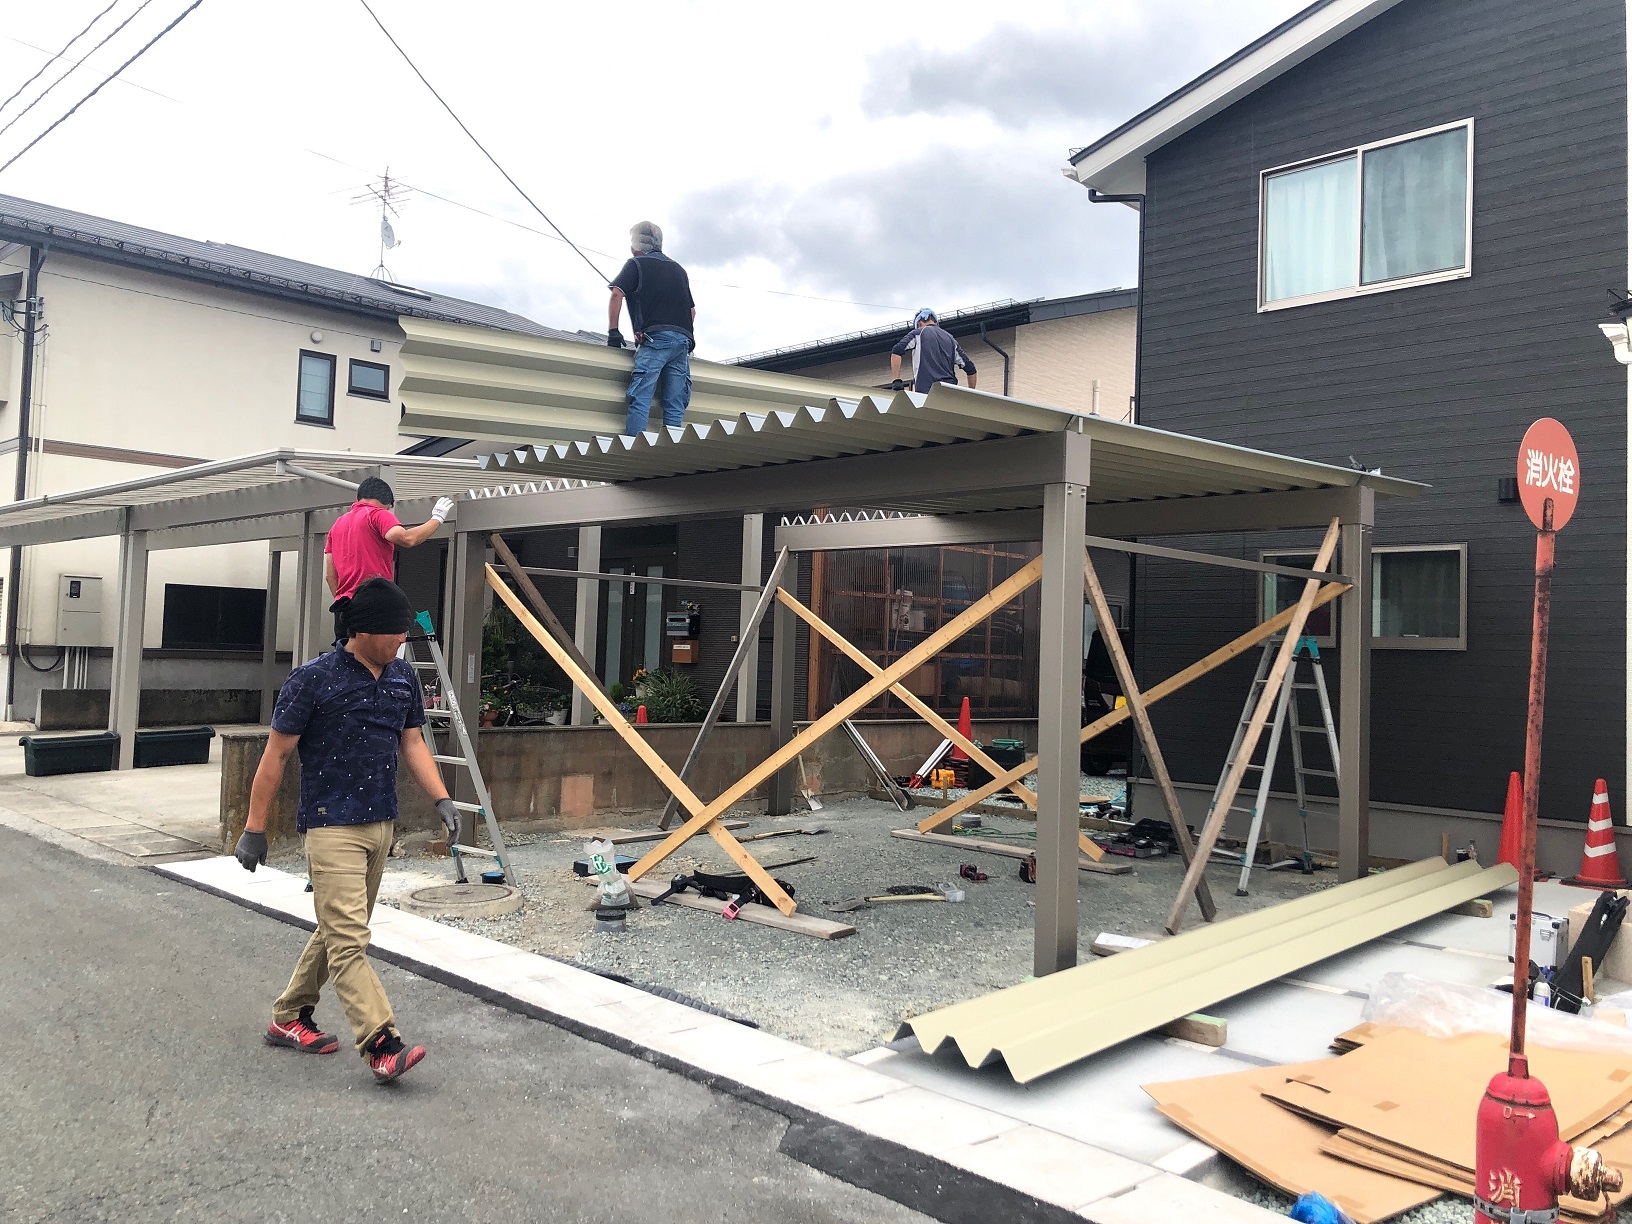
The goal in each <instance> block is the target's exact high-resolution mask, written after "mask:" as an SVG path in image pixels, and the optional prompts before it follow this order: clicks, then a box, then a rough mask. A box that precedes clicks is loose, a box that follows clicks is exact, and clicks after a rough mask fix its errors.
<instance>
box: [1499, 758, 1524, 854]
mask: <svg viewBox="0 0 1632 1224" xmlns="http://www.w3.org/2000/svg"><path fill="white" fill-rule="evenodd" d="M1523 820H1524V784H1523V782H1522V781H1521V780H1520V778H1519V775H1518V774H1517V773H1510V774H1508V775H1507V803H1506V804H1504V805H1503V807H1502V845H1501V849H1500V850H1499V851H1498V852H1497V854H1496V861H1497V862H1498V863H1508V864H1510V865H1511V866H1514V867H1517V866H1518V865H1519V846H1520V838H1521V837H1522V836H1523V831H1522V826H1523Z"/></svg>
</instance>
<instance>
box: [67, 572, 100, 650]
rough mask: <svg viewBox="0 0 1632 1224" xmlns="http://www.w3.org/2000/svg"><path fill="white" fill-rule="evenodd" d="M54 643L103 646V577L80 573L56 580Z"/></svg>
mask: <svg viewBox="0 0 1632 1224" xmlns="http://www.w3.org/2000/svg"><path fill="white" fill-rule="evenodd" d="M57 645H58V646H100V645H102V579H100V578H94V577H86V576H85V575H82V574H63V575H62V576H61V577H59V578H58V579H57Z"/></svg>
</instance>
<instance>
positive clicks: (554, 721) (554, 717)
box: [544, 691, 572, 727]
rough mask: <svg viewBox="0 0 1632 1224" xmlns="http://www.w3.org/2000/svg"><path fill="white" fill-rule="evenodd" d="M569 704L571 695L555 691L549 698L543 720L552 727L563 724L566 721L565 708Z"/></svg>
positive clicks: (569, 705) (567, 707) (570, 703)
mask: <svg viewBox="0 0 1632 1224" xmlns="http://www.w3.org/2000/svg"><path fill="white" fill-rule="evenodd" d="M571 705H572V697H571V696H570V695H568V694H567V693H563V692H560V691H557V692H556V693H555V694H554V695H553V696H552V697H551V698H550V705H549V712H548V713H547V714H546V715H545V716H544V721H545V722H547V723H549V724H550V726H552V727H560V726H564V725H565V724H566V721H567V710H568V709H569V708H570V707H571Z"/></svg>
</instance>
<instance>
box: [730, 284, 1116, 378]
mask: <svg viewBox="0 0 1632 1224" xmlns="http://www.w3.org/2000/svg"><path fill="white" fill-rule="evenodd" d="M1137 305H1139V290H1137V289H1121V288H1117V289H1106V290H1102V291H1101V292H1098V293H1081V294H1077V295H1076V296H1075V297H1061V298H1031V299H1029V300H1027V301H1024V302H1017V301H1015V300H1013V299H1012V298H1010V299H1007V300H1005V301H1001V302H988V303H987V304H986V305H984V306H970V307H967V308H965V309H963V310H954V311H951V312H950V313H948V314H944V315H942V316H941V317H940V324H941V326H942V327H944V328H946V330H947V331H949V332H951V333H952V334H953V335H954V336H978V335H979V334H980V329H981V327H982V326H984V327H986V328H987V329H988V330H991V329H994V328H1006V327H1018V326H1021V325H1023V324H1026V323H1041V322H1043V321H1044V320H1046V319H1068V318H1071V317H1072V316H1073V315H1086V314H1097V313H1099V312H1100V311H1104V310H1131V309H1132V308H1134V307H1135V306H1137ZM911 330H912V321H911V320H910V319H903V320H902V321H901V322H899V323H890V324H887V325H886V326H884V327H874V328H869V329H868V330H867V331H858V332H849V333H847V334H845V335H842V336H831V337H829V338H828V339H826V340H812V341H811V342H810V343H808V344H795V345H790V346H789V347H787V348H778V349H767V350H766V351H765V352H763V353H750V354H749V355H748V356H746V357H737V358H733V359H732V360H731V361H730V362H729V363H728V364H730V365H740V366H749V367H751V368H753V369H756V370H803V369H807V368H808V367H810V366H813V365H826V364H827V363H828V362H832V361H845V360H848V359H850V358H854V357H867V356H871V355H872V354H875V353H884V352H887V351H889V348H890V346H891V345H893V344H894V343H895V342H896V341H897V340H899V339H900V338H901V337H902V336H904V335H905V334H906V333H907V332H909V331H911Z"/></svg>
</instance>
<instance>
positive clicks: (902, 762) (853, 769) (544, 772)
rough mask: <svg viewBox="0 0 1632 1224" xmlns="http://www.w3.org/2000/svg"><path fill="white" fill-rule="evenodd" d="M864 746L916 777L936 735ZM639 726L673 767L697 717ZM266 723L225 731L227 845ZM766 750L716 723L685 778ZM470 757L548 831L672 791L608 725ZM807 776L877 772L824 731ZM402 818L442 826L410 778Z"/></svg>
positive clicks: (653, 807)
mask: <svg viewBox="0 0 1632 1224" xmlns="http://www.w3.org/2000/svg"><path fill="white" fill-rule="evenodd" d="M857 725H858V726H859V727H860V728H861V731H862V734H863V735H864V736H865V737H866V739H867V742H868V744H869V745H870V746H871V747H872V749H873V751H874V752H875V753H877V755H878V757H879V759H880V760H882V761H883V762H884V764H885V766H886V767H887V768H888V769H889V770H890V772H891V773H892V774H907V773H911V772H912V771H913V769H915V768H916V767H917V766H918V765H919V764H921V763H922V761H923V759H924V757H926V756H927V755H928V754H929V753H930V751H931V750H933V749H934V747H935V746H936V745H937V744H938V743H940V741H941V736H940V734H939V733H938V732H936V731H935V730H934V729H933V728H931V727H929V726H928V725H927V724H925V723H922V722H919V721H917V720H916V719H902V720H887V721H879V722H867V723H858V724H857ZM641 733H642V734H643V735H644V736H645V738H646V740H647V742H648V743H650V744H651V745H652V747H653V748H655V749H656V750H657V752H658V755H659V756H661V757H662V758H663V759H664V761H665V762H667V763H668V764H669V765H670V766H671V767H672V768H674V769H675V770H677V771H678V769H679V768H680V765H681V763H682V762H683V761H684V760H685V758H686V754H687V752H689V751H690V749H691V745H692V742H693V741H694V740H695V739H696V737H697V726H696V724H694V723H674V724H668V725H648V726H646V727H643V728H641ZM266 736H267V732H266V729H265V728H261V727H248V728H235V729H230V730H227V731H223V732H222V733H221V830H222V845H223V846H231V845H232V844H233V843H234V842H235V841H236V840H237V837H238V834H239V833H240V832H241V831H242V830H243V827H244V820H245V818H246V817H247V816H248V814H249V788H250V784H251V783H252V782H253V781H254V778H255V770H256V768H257V767H258V766H259V764H260V759H261V754H262V752H264V751H265V748H266ZM1036 736H1037V728H1036V722H1035V720H1023V719H1021V720H995V719H994V720H990V721H987V720H981V721H977V722H976V723H975V738H976V739H978V740H981V741H982V742H986V743H989V742H991V741H992V740H994V739H1022V740H1025V741H1026V742H1027V743H1028V744H1031V743H1035V742H1036ZM770 752H771V729H770V727H769V726H768V725H767V724H764V723H754V724H735V723H730V724H721V725H719V726H717V727H716V728H715V730H714V733H713V735H712V736H711V737H710V738H709V742H708V747H707V749H706V750H705V751H704V753H703V756H702V759H701V760H700V761H699V762H698V765H697V768H696V769H695V770H694V771H693V773H692V778H691V786H692V789H693V790H695V791H696V792H697V793H698V794H699V795H701V796H703V797H704V798H712V797H713V796H715V795H718V794H721V793H722V792H723V791H724V790H725V789H726V788H727V787H728V786H730V785H731V784H732V783H733V782H735V781H736V780H737V779H738V778H740V777H742V776H743V775H744V774H746V773H747V772H748V771H749V770H750V769H751V768H753V766H754V765H756V764H757V763H758V762H760V761H762V760H764V759H765V758H766V757H767V756H769V755H770ZM476 753H477V760H478V761H479V762H480V763H481V767H482V776H483V777H484V778H485V779H486V780H487V784H488V788H489V790H490V791H491V792H492V794H493V807H494V809H495V811H496V812H497V813H498V816H499V819H500V820H503V821H528V822H540V823H542V824H543V826H544V827H545V828H548V829H557V830H571V829H578V828H591V827H594V826H596V825H605V824H609V823H615V822H616V821H617V820H619V819H621V818H622V814H626V813H644V814H646V816H647V817H648V818H649V816H650V814H651V813H652V812H654V811H657V810H660V809H661V808H662V806H663V804H664V803H666V802H667V801H668V797H669V792H668V791H667V790H666V789H665V788H664V787H663V786H662V784H661V783H659V782H658V781H657V779H656V778H655V777H654V776H653V775H652V773H651V772H650V771H649V770H648V769H647V768H646V767H645V766H644V765H642V764H641V763H640V762H639V761H638V760H637V759H636V758H635V756H634V754H633V753H631V752H630V751H629V748H628V746H627V745H625V744H624V742H623V741H622V740H621V739H620V738H619V737H618V735H617V733H616V732H615V731H613V730H612V729H611V728H610V727H606V726H591V727H488V728H485V729H483V730H482V731H481V732H480V734H479V735H478V737H477V743H476ZM804 765H805V778H806V780H807V781H808V783H809V785H810V788H811V790H813V791H815V792H816V793H818V794H821V795H823V796H852V795H861V794H865V793H866V792H867V790H868V788H869V787H870V786H871V785H872V784H873V781H872V779H873V775H872V771H871V770H869V769H868V767H867V765H866V763H865V762H864V761H863V760H862V759H861V756H860V754H859V753H857V751H856V749H855V746H854V745H853V744H851V743H850V740H849V738H848V737H847V736H846V735H844V733H843V732H842V731H841V732H835V733H834V734H832V735H828V736H826V737H824V738H823V739H822V740H821V741H819V742H818V743H817V744H815V745H813V746H812V748H811V749H810V751H808V752H806V753H805V754H804ZM299 772H300V771H299V762H298V761H291V762H290V768H289V770H288V772H287V773H286V775H285V777H284V784H283V789H282V790H281V791H280V792H279V795H278V798H277V801H276V802H275V803H274V805H273V811H272V816H271V819H270V820H269V821H268V825H267V829H268V833H269V835H270V836H271V838H272V840H273V841H274V842H277V841H281V840H287V839H292V838H293V837H294V836H295V807H296V803H297V801H298V796H299V782H298V779H299ZM763 801H764V788H763V787H761V788H759V789H757V790H755V791H754V792H753V793H752V794H751V795H750V796H749V797H748V798H746V799H744V800H743V804H742V806H743V807H744V808H745V809H758V808H762V805H763ZM397 802H398V811H399V816H398V824H399V827H400V828H401V829H402V830H403V831H405V832H413V831H417V830H431V829H434V828H437V827H439V826H438V825H437V821H436V815H435V813H434V812H433V811H432V809H431V805H430V803H429V802H427V801H426V799H425V796H424V795H423V794H422V793H421V792H420V791H419V789H418V788H417V787H415V786H414V784H413V783H412V782H411V781H410V780H409V779H408V777H407V774H406V772H405V771H401V770H399V771H398V777H397Z"/></svg>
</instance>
